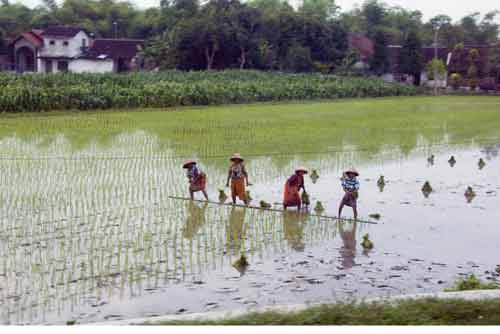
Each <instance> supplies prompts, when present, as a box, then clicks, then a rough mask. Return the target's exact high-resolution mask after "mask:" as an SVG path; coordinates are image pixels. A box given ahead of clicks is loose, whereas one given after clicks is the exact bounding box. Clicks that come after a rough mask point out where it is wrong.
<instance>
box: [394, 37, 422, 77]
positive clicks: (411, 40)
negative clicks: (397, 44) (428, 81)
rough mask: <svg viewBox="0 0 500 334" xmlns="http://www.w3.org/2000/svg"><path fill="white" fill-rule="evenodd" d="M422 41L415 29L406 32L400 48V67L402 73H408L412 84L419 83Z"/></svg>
mask: <svg viewBox="0 0 500 334" xmlns="http://www.w3.org/2000/svg"><path fill="white" fill-rule="evenodd" d="M423 62H424V60H423V55H422V42H421V41H420V38H419V36H418V34H417V32H416V31H414V30H412V31H410V32H409V33H408V36H407V37H406V40H405V42H404V44H403V48H402V50H401V60H400V68H401V72H402V73H406V74H410V75H412V76H413V78H414V84H415V85H416V86H419V85H420V74H421V72H422V68H423Z"/></svg>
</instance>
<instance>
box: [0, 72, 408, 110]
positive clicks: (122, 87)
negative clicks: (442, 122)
mask: <svg viewBox="0 0 500 334" xmlns="http://www.w3.org/2000/svg"><path fill="white" fill-rule="evenodd" d="M417 93H418V91H417V89H416V88H414V87H410V86H405V85H400V84H397V83H388V82H384V81H382V80H379V79H372V78H352V77H341V76H335V75H323V74H310V73H308V74H285V73H277V72H258V71H224V72H215V71H214V72H178V71H167V72H158V73H131V74H126V75H122V74H72V73H57V74H47V75H39V74H35V75H29V74H26V75H15V74H7V73H3V74H2V73H0V112H22V111H48V110H68V109H80V110H88V109H111V108H149V107H151V108H165V107H173V106H190V105H213V104H235V103H253V102H263V101H283V100H313V99H337V98H345V97H378V96H398V95H406V96H408V95H416V94H417Z"/></svg>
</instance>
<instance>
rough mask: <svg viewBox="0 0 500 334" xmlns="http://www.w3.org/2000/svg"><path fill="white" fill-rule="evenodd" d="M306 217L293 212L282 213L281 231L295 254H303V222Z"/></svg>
mask: <svg viewBox="0 0 500 334" xmlns="http://www.w3.org/2000/svg"><path fill="white" fill-rule="evenodd" d="M305 218H306V215H304V214H301V213H297V212H293V211H289V212H287V211H285V212H283V231H284V234H285V239H286V240H287V242H288V244H289V245H290V247H292V249H293V250H295V251H297V252H303V251H304V248H305V245H304V240H303V237H304V221H305Z"/></svg>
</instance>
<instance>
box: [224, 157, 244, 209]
mask: <svg viewBox="0 0 500 334" xmlns="http://www.w3.org/2000/svg"><path fill="white" fill-rule="evenodd" d="M229 161H231V166H230V167H229V172H228V175H227V181H226V187H229V181H230V180H231V197H232V199H233V204H236V197H238V198H239V199H240V200H241V201H243V203H245V204H248V199H247V195H246V190H245V182H246V186H250V183H249V182H248V173H247V170H246V169H245V165H244V164H243V162H244V161H245V160H244V159H243V158H242V157H241V155H240V154H239V153H235V154H234V155H233V156H232V157H231V159H229Z"/></svg>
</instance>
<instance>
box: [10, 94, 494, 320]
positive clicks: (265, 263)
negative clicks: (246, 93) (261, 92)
mask: <svg viewBox="0 0 500 334" xmlns="http://www.w3.org/2000/svg"><path fill="white" fill-rule="evenodd" d="M499 150H500V99H498V98H457V97H454V98H449V97H448V98H437V99H434V98H410V99H381V100H362V101H346V102H338V103H314V104H290V105H259V106H235V107H217V108H203V109H192V110H191V109H190V110H178V111H173V112H166V111H143V112H111V113H110V112H107V113H88V114H87V113H78V114H70V113H51V114H47V115H39V114H38V115H20V116H14V117H12V116H9V117H7V116H5V117H3V118H2V122H1V124H0V322H1V323H2V324H40V323H51V324H64V323H66V322H67V321H73V320H76V321H77V322H78V323H86V322H95V321H106V320H117V319H126V318H136V317H144V316H155V315H163V314H175V313H189V312H202V311H210V310H225V309H234V308H252V307H259V306H264V305H272V304H286V303H302V302H332V301H337V300H350V299H352V298H366V297H375V296H386V295H391V294H402V293H418V292H431V291H442V290H443V289H444V288H447V287H450V286H452V285H453V283H454V281H455V280H456V279H457V278H459V277H461V276H463V275H467V274H470V273H475V274H476V275H477V276H479V277H480V278H482V279H484V280H496V281H498V280H499V278H498V276H495V275H496V274H495V273H494V272H495V271H494V269H495V267H496V266H497V265H500V258H499V255H498V254H499V246H498V245H499V244H498V238H499V236H500V207H499V205H498V203H499V196H498V193H499V192H500V158H499V155H498V153H499ZM234 152H241V153H242V154H243V155H244V156H246V157H247V163H246V164H247V169H248V171H249V173H250V178H251V179H250V181H251V182H252V183H253V186H251V187H250V188H249V189H250V191H251V195H252V197H253V198H254V202H253V203H254V204H257V203H258V202H259V201H260V200H265V201H267V202H270V203H276V202H280V201H281V198H282V191H283V183H284V181H285V180H286V178H287V177H288V176H289V175H290V174H291V173H292V171H293V170H294V168H295V166H297V165H299V164H300V165H306V166H307V167H309V168H314V169H317V171H318V173H319V175H320V178H319V179H318V181H317V182H316V183H315V184H313V183H312V182H311V179H310V178H308V177H307V178H306V188H307V189H308V191H309V193H310V195H311V197H312V206H313V207H314V205H315V204H316V201H321V202H322V203H323V205H324V206H325V209H326V210H325V214H328V215H330V216H335V215H336V211H337V205H338V202H339V200H340V199H341V196H342V191H341V188H340V181H339V177H340V176H341V171H342V170H343V169H344V168H346V167H349V166H351V165H354V166H356V167H357V169H358V170H359V171H360V173H361V176H360V182H361V191H360V200H359V210H360V216H362V217H363V218H364V219H367V220H374V219H373V218H369V215H370V214H380V215H381V219H380V220H379V221H378V224H365V223H360V222H358V223H353V222H351V221H335V220H331V219H325V218H318V217H314V216H309V215H306V214H297V213H295V212H288V213H280V212H269V211H261V210H253V209H249V208H247V209H245V208H241V207H231V206H219V205H212V204H204V203H198V202H194V203H192V202H189V201H179V200H175V199H172V198H170V197H169V196H187V182H186V178H185V175H184V171H183V170H182V168H181V165H182V162H183V161H184V160H185V159H186V158H197V159H199V161H200V165H201V168H202V169H203V170H204V171H205V172H206V173H207V174H208V183H209V186H208V188H209V195H210V196H211V197H212V198H211V199H213V200H217V197H218V191H217V190H218V189H219V188H222V187H223V185H224V183H225V177H226V172H227V167H228V162H227V158H228V156H229V155H230V154H232V153H234ZM431 155H434V156H435V158H434V162H433V164H431V163H430V162H429V161H428V157H430V156H431ZM452 155H453V156H454V157H455V159H456V164H454V165H453V166H451V165H450V164H449V163H448V160H449V158H450V157H451V156H452ZM481 158H482V159H483V160H484V162H485V163H486V164H485V165H484V166H483V167H482V168H480V167H479V166H478V161H479V159H481ZM381 175H383V176H384V177H385V180H386V185H385V187H383V188H381V187H379V186H378V184H377V180H378V178H379V177H380V176H381ZM426 181H429V182H430V184H431V186H432V188H433V192H432V193H430V194H429V195H428V196H424V194H423V193H422V191H421V188H422V186H423V184H424V183H425V182H426ZM468 186H471V187H472V188H473V189H474V191H475V193H476V196H475V197H474V198H472V200H471V199H470V198H469V199H467V198H466V197H465V196H464V192H465V190H466V188H467V187H468ZM226 192H228V189H226ZM275 207H276V208H279V206H278V205H275ZM344 214H345V215H346V216H347V217H351V215H352V212H351V210H350V208H345V211H344ZM374 221H375V222H377V221H376V220H374ZM366 233H368V234H369V235H370V239H371V240H372V241H373V242H374V245H375V247H374V249H373V250H371V251H369V252H366V251H364V250H363V248H362V247H361V246H360V242H361V240H362V236H363V235H365V234H366ZM241 254H245V255H246V256H247V258H248V261H249V263H250V265H249V267H248V268H247V270H246V271H245V272H239V271H238V270H236V269H235V268H234V267H233V266H232V264H233V263H234V261H236V260H237V259H238V258H239V257H240V255H241Z"/></svg>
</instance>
